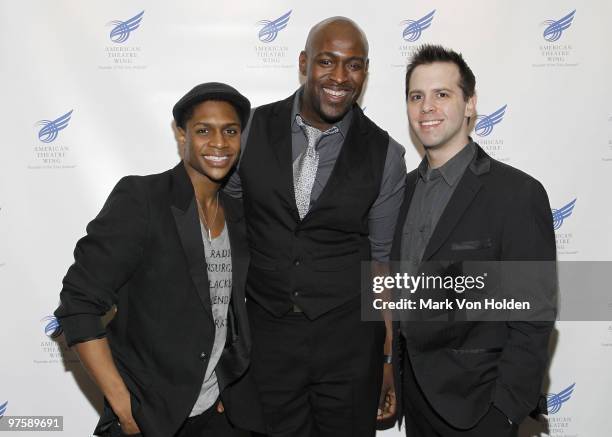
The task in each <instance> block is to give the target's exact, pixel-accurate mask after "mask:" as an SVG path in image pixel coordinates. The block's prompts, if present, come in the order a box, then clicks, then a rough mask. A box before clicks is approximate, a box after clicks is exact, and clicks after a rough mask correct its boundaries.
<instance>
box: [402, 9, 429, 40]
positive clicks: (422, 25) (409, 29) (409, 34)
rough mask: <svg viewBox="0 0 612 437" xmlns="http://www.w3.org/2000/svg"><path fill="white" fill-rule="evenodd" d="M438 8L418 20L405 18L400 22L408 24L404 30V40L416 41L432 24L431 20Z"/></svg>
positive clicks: (404, 24)
mask: <svg viewBox="0 0 612 437" xmlns="http://www.w3.org/2000/svg"><path fill="white" fill-rule="evenodd" d="M435 13H436V10H435V9H434V10H433V11H431V12H430V13H429V14H427V15H425V16H424V17H421V18H419V19H418V20H404V21H402V22H401V23H400V24H401V25H403V26H406V27H405V28H404V30H403V32H402V38H404V41H408V42H415V41H418V39H419V38H420V37H421V34H422V33H423V31H424V30H425V29H427V28H428V27H429V26H431V22H432V21H433V19H434V14H435Z"/></svg>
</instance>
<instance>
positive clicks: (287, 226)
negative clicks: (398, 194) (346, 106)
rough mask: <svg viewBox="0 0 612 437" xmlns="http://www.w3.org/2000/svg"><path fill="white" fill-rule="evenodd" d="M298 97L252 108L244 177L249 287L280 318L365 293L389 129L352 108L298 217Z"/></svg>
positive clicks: (318, 311) (311, 314)
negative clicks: (312, 197) (294, 154)
mask: <svg viewBox="0 0 612 437" xmlns="http://www.w3.org/2000/svg"><path fill="white" fill-rule="evenodd" d="M293 98H294V97H293V96H292V97H289V98H288V99H286V100H283V101H280V102H275V103H272V104H269V105H265V106H262V107H260V108H258V109H257V110H256V111H255V113H254V114H253V117H252V120H251V128H250V132H249V138H248V142H247V146H246V148H245V153H244V155H243V157H242V160H241V161H240V170H239V171H240V179H241V181H242V190H243V198H244V211H245V216H246V218H247V231H248V232H247V234H248V239H249V246H250V248H251V265H250V268H249V273H248V276H247V293H248V295H249V297H250V298H252V299H254V300H255V301H256V302H257V303H259V304H260V305H261V306H263V307H264V308H266V309H267V310H268V311H270V312H271V313H273V314H274V315H276V316H282V315H284V314H286V313H287V312H289V311H291V310H292V308H293V306H294V304H296V305H297V306H299V307H300V308H301V309H302V310H303V311H304V313H305V314H306V316H307V317H308V318H309V319H314V318H317V317H318V316H320V315H322V314H323V313H326V312H327V311H329V310H331V309H333V308H335V307H337V306H339V305H341V304H343V303H345V302H347V301H349V300H351V299H352V298H355V297H357V296H358V295H359V293H360V289H361V286H360V282H361V262H362V261H368V260H369V259H370V242H369V239H368V234H369V230H368V213H369V212H370V208H371V207H372V205H373V203H374V201H375V200H376V198H377V197H378V193H379V191H380V185H381V180H382V174H383V169H384V165H385V159H386V156H387V147H388V144H389V135H388V134H387V132H385V131H383V130H382V129H380V128H379V127H378V126H376V125H375V124H374V123H373V122H372V121H371V120H370V119H368V118H367V117H366V116H365V115H364V114H363V112H362V111H361V109H360V108H359V107H358V106H356V105H355V106H354V109H353V118H352V122H351V126H350V128H349V130H348V133H347V136H346V138H345V141H344V144H343V145H342V149H341V151H340V154H339V155H338V159H337V160H336V164H335V166H334V169H333V171H332V173H331V175H330V177H329V180H328V181H327V184H326V185H325V187H324V189H323V191H322V193H321V195H320V196H319V198H318V199H317V201H316V202H315V203H314V204H313V205H312V206H311V209H310V211H309V212H308V214H307V215H306V216H305V217H304V219H303V220H300V218H299V215H298V210H297V206H296V203H295V196H294V191H293V168H292V162H291V123H292V120H291V109H292V103H293Z"/></svg>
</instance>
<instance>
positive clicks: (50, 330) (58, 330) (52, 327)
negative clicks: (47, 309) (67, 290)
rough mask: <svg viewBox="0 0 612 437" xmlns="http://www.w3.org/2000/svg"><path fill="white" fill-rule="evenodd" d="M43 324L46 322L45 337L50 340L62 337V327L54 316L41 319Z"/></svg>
mask: <svg viewBox="0 0 612 437" xmlns="http://www.w3.org/2000/svg"><path fill="white" fill-rule="evenodd" d="M41 322H46V325H45V335H47V336H48V337H50V338H57V337H59V336H60V335H62V332H63V330H62V326H61V325H60V324H59V322H58V320H57V319H56V318H55V317H54V316H47V317H44V318H42V319H41Z"/></svg>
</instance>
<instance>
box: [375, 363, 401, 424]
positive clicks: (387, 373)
mask: <svg viewBox="0 0 612 437" xmlns="http://www.w3.org/2000/svg"><path fill="white" fill-rule="evenodd" d="M383 366H384V367H383V380H382V386H381V389H380V400H379V402H378V414H377V416H376V420H378V421H381V422H382V421H384V420H388V419H391V418H393V417H394V416H395V413H396V411H397V401H396V399H395V387H394V386H393V366H392V365H391V364H383Z"/></svg>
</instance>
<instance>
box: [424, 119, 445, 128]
mask: <svg viewBox="0 0 612 437" xmlns="http://www.w3.org/2000/svg"><path fill="white" fill-rule="evenodd" d="M440 123H442V120H426V121H420V122H419V124H420V125H421V126H422V127H434V126H438V125H439V124H440Z"/></svg>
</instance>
